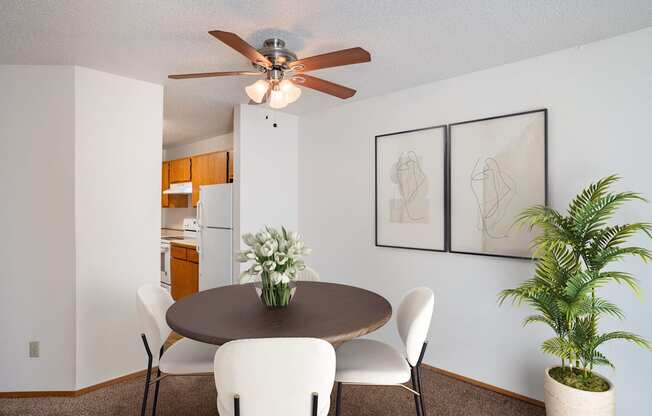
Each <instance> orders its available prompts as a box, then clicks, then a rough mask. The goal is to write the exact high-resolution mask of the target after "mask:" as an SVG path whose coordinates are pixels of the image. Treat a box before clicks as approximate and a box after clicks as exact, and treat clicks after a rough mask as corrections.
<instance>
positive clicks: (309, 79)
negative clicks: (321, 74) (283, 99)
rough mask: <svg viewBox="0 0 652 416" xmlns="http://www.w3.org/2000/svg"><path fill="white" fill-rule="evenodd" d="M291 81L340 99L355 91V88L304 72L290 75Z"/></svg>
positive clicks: (353, 93) (349, 95)
mask: <svg viewBox="0 0 652 416" xmlns="http://www.w3.org/2000/svg"><path fill="white" fill-rule="evenodd" d="M292 81H294V82H296V83H297V85H303V86H304V87H308V88H312V89H313V90H317V91H320V92H323V93H326V94H330V95H334V96H335V97H339V98H342V99H347V98H351V97H353V96H354V95H355V92H356V91H355V90H352V89H351V88H347V87H345V86H343V85H339V84H335V83H334V82H330V81H326V80H325V79H321V78H317V77H313V76H310V75H306V74H297V75H295V76H293V77H292Z"/></svg>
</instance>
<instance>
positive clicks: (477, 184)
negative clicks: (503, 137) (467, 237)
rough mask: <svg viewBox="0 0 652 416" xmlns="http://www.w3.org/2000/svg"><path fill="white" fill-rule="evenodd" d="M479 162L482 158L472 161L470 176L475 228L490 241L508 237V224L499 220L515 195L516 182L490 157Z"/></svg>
mask: <svg viewBox="0 0 652 416" xmlns="http://www.w3.org/2000/svg"><path fill="white" fill-rule="evenodd" d="M481 161H482V158H478V159H477V160H476V162H475V165H474V166H473V170H472V171H471V176H470V187H471V192H473V196H474V198H475V202H476V205H477V211H478V223H477V228H478V230H480V231H482V232H483V234H484V235H485V236H486V237H488V238H491V239H504V238H508V237H509V236H510V235H509V232H510V230H511V228H512V223H511V222H510V223H508V224H505V223H503V220H504V219H505V217H506V216H507V214H508V213H509V212H510V205H511V203H512V201H513V200H514V197H515V196H516V195H517V192H516V182H515V181H514V179H513V178H512V177H511V176H510V175H509V174H508V173H507V172H505V171H504V170H503V169H502V167H501V166H500V164H499V163H498V161H497V160H496V159H494V158H493V157H487V158H485V159H484V161H482V162H481Z"/></svg>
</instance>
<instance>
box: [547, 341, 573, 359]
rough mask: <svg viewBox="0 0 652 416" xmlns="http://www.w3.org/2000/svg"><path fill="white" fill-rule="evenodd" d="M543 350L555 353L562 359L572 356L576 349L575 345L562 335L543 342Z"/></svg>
mask: <svg viewBox="0 0 652 416" xmlns="http://www.w3.org/2000/svg"><path fill="white" fill-rule="evenodd" d="M541 351H543V352H545V353H546V354H550V355H554V356H555V357H559V358H561V359H562V360H565V359H568V358H569V357H571V355H572V354H573V352H574V351H575V348H574V346H573V345H572V344H571V343H570V342H568V341H567V340H565V339H564V338H562V337H554V338H550V339H547V340H545V341H544V342H543V344H541Z"/></svg>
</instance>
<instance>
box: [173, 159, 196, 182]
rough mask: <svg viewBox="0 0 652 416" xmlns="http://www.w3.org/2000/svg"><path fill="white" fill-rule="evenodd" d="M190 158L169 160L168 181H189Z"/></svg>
mask: <svg viewBox="0 0 652 416" xmlns="http://www.w3.org/2000/svg"><path fill="white" fill-rule="evenodd" d="M190 178H191V174H190V158H189V157H185V158H183V159H177V160H172V161H170V183H177V182H190Z"/></svg>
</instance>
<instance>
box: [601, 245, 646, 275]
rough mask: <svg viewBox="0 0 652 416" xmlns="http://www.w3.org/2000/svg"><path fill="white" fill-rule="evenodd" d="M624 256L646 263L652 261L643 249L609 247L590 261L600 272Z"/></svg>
mask: <svg viewBox="0 0 652 416" xmlns="http://www.w3.org/2000/svg"><path fill="white" fill-rule="evenodd" d="M626 256H634V257H638V258H639V259H641V260H643V261H644V262H646V263H647V262H648V261H650V260H652V252H650V250H648V249H646V248H643V247H610V248H607V249H604V250H602V251H601V252H600V253H599V254H597V255H596V256H595V257H594V258H593V259H591V264H592V266H593V268H594V269H595V270H600V269H603V268H604V267H606V266H607V265H608V264H609V263H613V262H615V261H620V260H622V259H623V258H625V257H626Z"/></svg>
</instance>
